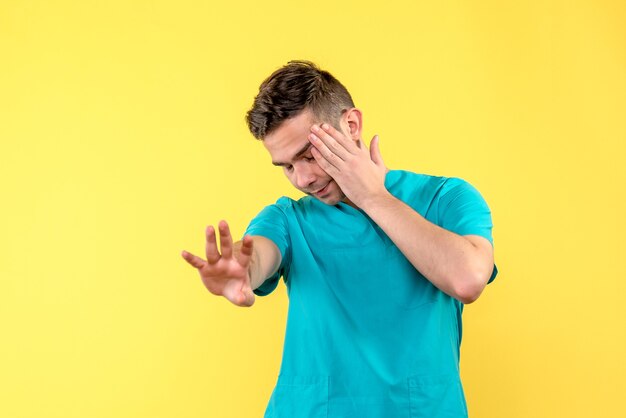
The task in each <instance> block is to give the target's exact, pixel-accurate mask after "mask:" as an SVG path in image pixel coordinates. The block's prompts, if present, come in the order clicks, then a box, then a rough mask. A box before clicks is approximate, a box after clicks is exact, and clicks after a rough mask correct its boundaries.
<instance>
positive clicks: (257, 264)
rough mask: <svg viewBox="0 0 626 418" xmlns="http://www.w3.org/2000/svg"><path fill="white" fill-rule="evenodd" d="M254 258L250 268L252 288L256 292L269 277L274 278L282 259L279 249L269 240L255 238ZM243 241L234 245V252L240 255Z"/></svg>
mask: <svg viewBox="0 0 626 418" xmlns="http://www.w3.org/2000/svg"><path fill="white" fill-rule="evenodd" d="M252 240H253V242H254V245H253V247H252V257H251V258H250V265H249V267H248V274H249V275H250V287H251V288H252V289H253V290H254V289H256V288H258V287H259V286H261V285H262V284H263V282H264V281H265V280H267V278H268V277H270V276H272V275H273V274H274V273H276V270H278V267H279V266H280V262H281V257H280V251H279V250H278V247H276V245H275V244H274V243H273V242H272V241H271V240H269V239H267V238H265V237H261V236H253V237H252ZM242 242H243V241H238V242H236V243H235V244H234V251H235V253H236V254H238V253H239V251H240V248H241V245H242Z"/></svg>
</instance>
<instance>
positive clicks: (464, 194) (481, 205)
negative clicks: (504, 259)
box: [439, 177, 498, 283]
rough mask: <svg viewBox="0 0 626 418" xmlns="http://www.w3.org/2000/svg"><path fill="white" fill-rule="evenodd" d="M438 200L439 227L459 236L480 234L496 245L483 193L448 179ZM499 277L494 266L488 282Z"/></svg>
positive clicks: (460, 180) (463, 183) (469, 185)
mask: <svg viewBox="0 0 626 418" xmlns="http://www.w3.org/2000/svg"><path fill="white" fill-rule="evenodd" d="M441 193H442V194H441V195H440V201H439V221H440V226H441V227H442V228H444V229H447V230H448V231H452V232H454V233H456V234H459V235H479V236H481V237H484V238H486V239H487V240H489V242H490V243H491V245H493V236H492V229H493V223H492V220H491V210H490V209H489V206H488V205H487V202H485V199H484V198H483V197H482V195H481V194H480V192H479V191H478V190H477V189H476V188H475V187H474V186H472V185H471V184H470V183H468V182H467V181H465V180H463V179H459V178H456V177H452V178H449V179H448V180H447V181H446V184H445V185H444V188H443V189H442V192H441ZM497 274H498V268H497V267H496V265H495V264H494V266H493V272H492V274H491V277H490V278H489V281H488V283H491V282H492V281H493V280H494V279H495V278H496V275H497Z"/></svg>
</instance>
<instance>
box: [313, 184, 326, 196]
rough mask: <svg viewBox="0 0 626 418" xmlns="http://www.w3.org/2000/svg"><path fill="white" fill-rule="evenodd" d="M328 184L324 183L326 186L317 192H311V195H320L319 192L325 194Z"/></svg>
mask: <svg viewBox="0 0 626 418" xmlns="http://www.w3.org/2000/svg"><path fill="white" fill-rule="evenodd" d="M329 184H330V182H328V183H326V186H324V187H322V188H321V189H319V190H318V191H316V192H312V193H311V194H315V195H316V194H320V193H321V192H325V191H326V189H327V188H328V185H329Z"/></svg>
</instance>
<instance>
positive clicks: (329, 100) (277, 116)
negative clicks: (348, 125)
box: [246, 60, 354, 140]
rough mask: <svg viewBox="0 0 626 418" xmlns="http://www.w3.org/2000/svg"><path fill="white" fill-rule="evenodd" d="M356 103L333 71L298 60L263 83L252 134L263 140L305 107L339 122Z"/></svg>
mask: <svg viewBox="0 0 626 418" xmlns="http://www.w3.org/2000/svg"><path fill="white" fill-rule="evenodd" d="M352 107H354V102H353V101H352V97H351V96H350V93H348V90H347V89H346V88H345V87H344V86H343V84H341V83H340V82H339V81H338V80H337V79H336V78H335V77H333V76H332V74H330V73H329V72H328V71H324V70H321V69H320V68H319V67H317V66H316V65H315V64H313V63H312V62H310V61H300V60H296V61H289V62H288V63H287V65H285V66H283V67H281V68H279V69H278V70H276V71H274V72H273V73H272V75H270V76H269V77H268V78H267V79H265V81H263V83H261V86H260V87H259V94H257V96H256V97H255V98H254V103H253V105H252V109H250V110H249V111H248V113H247V114H246V122H247V123H248V128H249V129H250V132H252V135H254V137H255V138H256V139H260V140H263V138H264V137H265V136H266V135H267V134H269V133H270V132H271V131H272V130H273V129H275V128H277V127H278V126H279V125H280V124H281V123H282V122H283V121H285V120H286V119H289V118H292V117H294V116H297V115H298V114H299V113H300V112H302V111H303V110H305V109H310V110H311V111H312V112H313V115H315V117H316V118H317V119H319V121H321V120H326V121H328V122H329V123H331V124H332V125H338V123H337V122H338V121H339V117H340V116H341V114H342V113H343V112H344V111H345V110H346V109H349V108H352ZM335 127H336V128H339V127H338V126H335Z"/></svg>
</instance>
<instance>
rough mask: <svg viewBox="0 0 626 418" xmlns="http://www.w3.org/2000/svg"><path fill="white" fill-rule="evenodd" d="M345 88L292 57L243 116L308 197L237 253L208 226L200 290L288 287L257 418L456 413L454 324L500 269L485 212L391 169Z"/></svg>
mask: <svg viewBox="0 0 626 418" xmlns="http://www.w3.org/2000/svg"><path fill="white" fill-rule="evenodd" d="M362 120H363V116H362V113H361V111H360V110H359V109H357V108H356V107H355V106H354V103H353V101H352V98H351V97H350V94H349V93H348V91H347V90H346V89H345V87H344V86H343V85H342V84H341V83H340V82H339V81H337V80H336V79H335V78H334V77H333V76H332V75H331V74H329V73H328V72H326V71H322V70H320V69H319V68H317V67H316V66H315V65H314V64H312V63H310V62H307V61H291V62H290V63H288V64H287V65H286V66H284V67H282V68H280V69H279V70H277V71H276V72H274V73H273V74H272V75H271V76H270V77H269V78H268V79H266V80H265V81H264V82H263V83H262V84H261V87H260V90H259V93H258V95H257V97H256V98H255V100H254V104H253V107H252V109H251V110H250V111H249V112H248V115H247V121H248V125H249V128H250V131H251V132H252V134H253V135H254V136H255V137H256V138H257V139H260V140H261V141H263V145H264V146H265V148H266V149H267V150H268V152H269V153H270V155H271V157H272V161H273V164H274V165H276V166H279V167H281V168H282V169H283V171H284V173H285V175H286V176H287V177H288V178H289V180H290V181H291V183H292V184H293V185H294V186H295V187H296V188H297V189H299V190H301V191H302V192H304V193H305V194H306V195H307V196H305V197H303V198H301V199H299V200H297V201H294V200H292V199H289V198H286V197H282V198H280V199H278V201H277V202H276V203H275V204H273V205H269V206H267V207H265V208H264V209H263V210H262V211H261V212H260V213H259V214H258V215H257V217H255V218H254V219H253V220H252V221H251V223H250V225H249V226H248V229H247V230H246V233H245V235H244V238H243V240H241V241H238V242H237V243H235V244H233V243H232V238H231V236H230V232H229V229H228V225H227V223H226V222H225V221H221V222H220V224H219V231H220V245H221V254H220V253H219V252H218V250H217V242H216V233H215V230H214V228H213V227H212V226H209V227H208V228H207V230H206V237H207V238H206V260H203V259H202V258H200V257H197V256H195V255H192V254H190V253H188V252H186V251H183V254H182V255H183V258H184V259H185V260H186V261H187V262H189V263H190V264H191V265H192V266H194V267H196V268H197V269H198V271H199V273H200V277H201V278H202V281H203V283H204V285H205V286H206V287H207V289H208V290H209V291H210V292H211V293H213V294H216V295H222V296H224V297H226V298H227V299H228V300H229V301H231V302H232V303H234V304H235V305H238V306H251V305H252V304H253V303H254V300H255V295H259V296H264V295H267V294H269V293H270V292H272V291H273V290H274V289H275V288H276V286H277V284H278V281H279V278H280V277H283V279H284V282H285V284H286V286H287V292H288V295H289V312H288V319H287V330H286V335H285V345H284V352H283V360H282V365H281V370H280V374H279V376H278V381H277V383H276V386H275V388H274V391H273V393H272V396H271V399H270V402H269V404H268V407H267V411H266V415H265V416H266V417H289V418H298V417H348V416H350V417H429V418H436V417H465V416H467V408H466V403H465V398H464V394H463V388H462V384H461V380H460V376H459V348H460V344H461V334H462V326H461V313H462V311H463V306H464V304H467V303H472V302H474V301H475V300H476V299H477V298H478V297H479V295H480V294H481V292H482V291H483V289H484V287H485V286H486V285H487V283H490V282H491V281H493V279H494V278H495V277H496V274H497V268H496V267H495V264H494V259H493V246H492V245H493V240H492V235H491V229H492V222H491V212H490V210H489V207H488V206H487V204H486V202H485V201H484V199H483V198H482V197H481V195H480V193H479V192H478V191H477V190H476V189H475V188H474V187H473V186H471V185H470V184H469V183H467V182H465V181H464V180H461V179H459V178H446V177H436V176H429V175H425V174H416V173H411V172H408V171H401V170H388V169H387V168H386V167H385V164H384V163H383V159H382V157H381V154H380V150H379V147H378V137H376V136H375V137H374V139H372V141H371V143H370V147H369V150H368V148H367V147H366V146H365V144H364V143H363V141H362V138H361V128H362Z"/></svg>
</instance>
